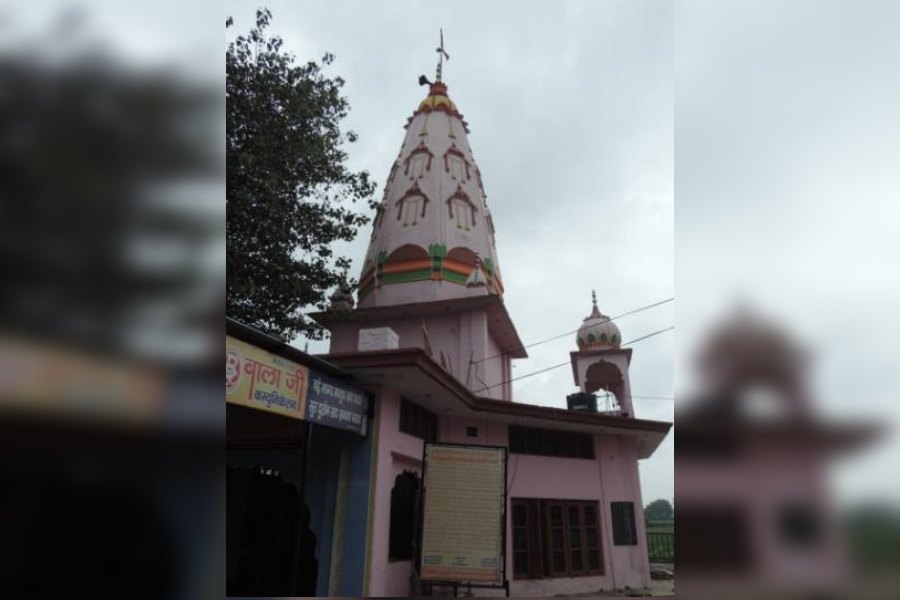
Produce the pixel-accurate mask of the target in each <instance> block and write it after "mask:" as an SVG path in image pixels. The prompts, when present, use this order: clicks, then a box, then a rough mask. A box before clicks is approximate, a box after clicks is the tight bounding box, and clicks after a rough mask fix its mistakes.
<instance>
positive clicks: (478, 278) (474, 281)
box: [466, 252, 487, 288]
mask: <svg viewBox="0 0 900 600" xmlns="http://www.w3.org/2000/svg"><path fill="white" fill-rule="evenodd" d="M481 267H482V262H481V255H480V254H479V253H477V252H476V253H475V268H474V269H472V273H470V274H469V278H468V279H466V287H470V288H472V287H486V286H487V283H486V282H485V280H484V273H482V272H481Z"/></svg>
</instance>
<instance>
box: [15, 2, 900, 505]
mask: <svg viewBox="0 0 900 600" xmlns="http://www.w3.org/2000/svg"><path fill="white" fill-rule="evenodd" d="M258 4H259V3H258V2H251V3H243V2H241V3H234V2H229V3H226V4H225V7H224V14H223V8H222V7H221V6H220V4H219V3H217V2H205V3H204V2H195V3H187V4H185V3H183V2H177V1H175V0H160V2H158V3H155V4H154V5H153V6H152V9H151V5H148V4H146V3H137V2H134V3H121V2H112V1H105V2H103V1H100V0H97V1H95V2H92V3H91V4H90V8H91V12H90V14H89V16H90V17H91V19H90V22H91V23H93V29H94V31H95V32H99V33H101V34H102V36H103V37H104V38H106V39H108V40H109V41H110V44H111V45H112V46H113V47H114V48H115V49H116V50H117V51H118V52H119V53H121V54H125V55H128V56H131V57H135V58H141V59H146V60H150V59H153V60H157V59H158V58H159V57H162V56H165V57H168V59H170V60H172V61H175V62H178V63H179V64H182V65H184V64H187V65H189V66H192V67H194V68H196V69H197V72H198V73H203V74H204V75H209V74H211V75H212V76H215V77H217V78H221V72H222V70H221V64H222V62H221V61H222V54H221V44H222V42H221V35H222V33H221V32H222V30H221V26H222V18H223V17H224V16H225V15H232V16H234V17H235V20H236V23H235V25H236V26H235V28H234V31H246V30H247V29H248V28H249V27H250V26H251V25H252V22H253V13H254V11H255V8H256V6H257V5H258ZM268 5H269V6H270V8H271V9H272V11H273V13H274V18H273V30H274V31H275V32H277V33H278V34H280V35H281V36H282V37H284V39H285V42H286V44H287V47H288V49H290V50H291V51H292V52H294V53H296V55H297V56H298V58H300V59H301V60H306V59H310V58H317V57H319V56H320V55H321V54H322V53H323V52H325V51H329V52H332V53H334V54H335V55H336V57H337V60H336V62H335V64H334V65H332V67H331V68H330V70H329V73H330V74H333V75H341V76H342V77H344V78H345V79H346V80H347V86H346V88H345V93H346V95H347V97H348V98H349V101H350V104H351V106H352V111H351V113H350V116H349V118H348V119H347V122H346V125H347V127H349V128H352V129H354V130H355V131H357V132H358V133H359V134H360V142H359V143H358V144H355V145H353V146H351V147H350V150H351V152H350V158H351V161H352V166H353V167H354V168H364V169H368V170H369V171H370V173H371V174H372V176H373V177H374V178H375V180H376V181H377V182H378V183H379V185H383V183H384V179H385V176H386V175H387V172H388V169H389V168H390V164H391V162H392V160H393V159H394V157H395V156H396V153H397V150H398V148H399V146H400V143H401V141H402V139H403V133H404V130H403V128H402V126H403V124H404V123H405V121H406V118H407V117H408V116H409V115H410V114H411V113H412V111H413V109H414V108H415V106H416V105H417V103H418V102H419V101H420V100H421V98H422V97H423V95H424V93H425V90H424V89H422V88H420V87H418V85H416V79H417V77H418V75H419V74H422V73H425V74H427V75H432V74H433V70H434V62H435V54H434V47H435V45H436V41H437V31H438V28H439V27H443V28H444V32H445V40H446V46H447V50H448V51H449V52H450V55H451V60H450V61H449V63H448V64H447V67H446V71H445V79H446V81H447V82H448V84H449V86H450V94H451V96H452V97H453V99H454V101H456V103H457V104H458V106H459V108H460V110H461V111H462V112H463V113H464V114H465V116H466V118H467V120H468V121H469V123H470V125H471V130H472V132H471V135H470V142H471V145H472V148H473V150H474V152H475V157H476V160H477V162H478V164H479V167H480V168H481V171H482V173H483V175H484V184H485V188H486V191H487V194H488V202H489V203H490V205H491V210H492V212H493V214H494V217H495V222H496V225H497V229H498V232H497V244H498V253H499V259H500V263H501V266H502V268H503V271H504V275H505V283H506V284H507V294H506V297H505V300H506V303H507V306H508V308H509V311H510V313H511V315H512V317H513V319H514V320H515V322H516V324H517V326H518V329H519V333H520V335H521V337H522V339H523V340H524V341H525V342H526V343H529V342H533V341H537V340H541V339H544V338H547V337H550V336H553V335H556V334H559V333H563V332H565V331H571V330H573V329H575V328H576V327H577V326H578V325H579V324H580V322H581V319H582V318H583V317H584V316H585V315H586V314H587V313H588V311H589V309H590V289H591V288H592V287H595V288H596V289H597V293H598V296H599V299H600V306H601V308H602V309H603V310H604V311H605V312H607V313H608V314H617V313H620V312H625V311H627V310H630V309H632V308H635V307H637V306H641V305H644V304H647V303H650V302H654V301H656V300H660V299H663V298H668V297H670V296H673V295H674V293H675V290H674V273H675V271H676V268H677V273H678V301H677V303H678V315H677V316H678V330H677V337H676V336H675V335H674V333H667V334H663V335H660V336H657V337H655V338H653V339H651V340H647V341H645V342H639V343H638V344H636V345H635V346H634V362H633V366H632V371H631V378H632V387H633V391H634V394H636V395H653V396H656V395H659V396H672V395H673V388H674V386H677V390H678V391H679V392H683V391H690V390H691V389H692V386H693V382H692V381H691V377H690V373H691V370H690V368H689V366H688V361H689V358H690V356H691V355H692V354H693V351H694V350H695V349H696V347H697V345H698V344H699V343H700V341H701V340H702V336H703V333H704V332H705V331H706V328H707V326H708V324H709V323H710V322H711V321H714V320H716V319H717V318H718V317H720V316H722V315H724V314H727V312H728V307H729V306H730V305H731V303H732V302H733V301H734V300H735V299H737V298H744V299H746V300H748V301H749V302H751V303H752V304H753V305H755V306H757V307H758V308H759V310H760V311H762V312H763V313H764V314H766V315H769V316H771V317H772V318H773V319H775V320H777V321H779V322H781V323H784V324H785V325H786V326H787V327H788V328H789V329H790V330H791V331H792V332H794V333H795V335H796V336H797V339H798V341H799V342H801V343H804V344H806V345H807V346H808V347H809V348H810V349H812V350H813V352H814V357H815V359H816V363H815V365H814V366H815V368H814V371H813V373H812V380H813V384H814V386H815V390H816V392H817V397H818V398H819V403H820V407H821V408H822V410H823V412H824V414H826V415H831V416H842V417H846V418H875V419H878V420H879V421H880V422H882V423H885V424H887V425H888V427H889V428H893V429H896V425H897V424H898V423H900V402H898V401H897V398H900V378H898V377H897V376H896V372H897V357H898V354H900V353H898V351H897V341H896V340H898V339H900V319H898V316H897V315H898V313H897V308H896V307H897V306H898V305H900V276H898V266H897V264H898V258H897V257H898V256H900V236H898V235H897V232H896V230H897V226H898V223H900V203H898V200H897V190H898V189H900V169H898V168H897V165H900V111H898V109H897V107H898V106H900V78H898V76H897V73H898V72H900V36H897V35H896V32H897V31H900V4H898V3H896V2H891V1H888V0H885V1H880V2H875V1H862V2H858V1H854V2H850V1H841V2H838V1H835V0H795V1H792V2H789V3H785V2H781V1H777V2H776V1H774V0H771V1H757V0H754V1H752V2H750V1H737V0H735V1H731V2H728V3H721V2H718V1H713V0H703V1H698V0H691V1H684V0H679V1H678V2H676V3H674V5H673V3H671V2H664V1H647V2H633V1H632V2H625V1H623V2H598V1H590V2H588V1H584V2H577V3H573V2H553V3H550V2H516V3H514V4H513V3H512V2H490V3H488V2H455V3H452V4H448V3H437V2H409V1H407V2H402V1H395V2H379V3H364V2H349V1H341V0H339V1H332V2H321V1H308V2H289V3H288V2H271V3H269V4H268ZM50 6H51V3H31V4H28V5H26V6H23V7H21V8H22V10H21V11H17V13H16V18H17V19H19V21H17V22H19V23H24V24H34V23H38V22H41V21H42V20H46V18H47V16H48V14H49V13H50V12H52V11H53V9H52V8H50ZM58 8H59V4H57V6H56V9H57V10H58ZM8 14H9V13H7V18H6V19H5V20H4V21H3V22H5V23H7V24H8V23H9V22H10V21H11V19H10V18H8ZM2 16H3V15H2V14H0V17H2ZM213 22H214V23H215V26H210V25H209V24H210V23H213ZM0 26H2V24H0ZM4 31H5V32H6V33H10V31H9V29H8V28H7V29H6V30H4ZM673 31H674V34H673ZM0 37H2V38H3V39H4V40H5V41H6V43H12V42H10V40H12V39H13V37H14V36H10V35H6V36H5V37H3V36H0ZM45 37H46V36H45ZM54 39H56V38H55V37H54ZM217 48H218V49H217ZM676 81H677V87H676V86H675V85H674V82H676ZM676 127H677V131H678V138H677V140H678V145H677V148H676V147H675V146H674V140H675V137H674V131H675V129H676ZM676 156H677V171H676V170H675V167H676V163H675V159H676V158H675V157H676ZM676 173H677V180H676V178H675V174H676ZM676 184H677V185H676ZM673 188H674V189H673ZM675 194H677V197H678V213H677V220H675V221H673V219H674V214H675V213H674V207H673V197H674V196H675ZM367 238H368V231H367V230H366V231H363V232H361V237H360V241H359V242H358V243H356V244H352V245H349V246H348V247H346V248H344V253H345V254H347V255H349V256H350V257H352V258H353V259H354V260H355V261H356V264H355V266H354V271H355V272H356V273H358V270H359V269H358V265H359V260H361V258H362V256H363V253H364V251H365V240H366V239H367ZM676 240H677V248H676V247H675V243H676ZM676 259H677V265H676V264H675V263H674V260H676ZM674 319H675V314H674V307H672V306H671V305H669V306H667V307H666V308H663V309H654V310H651V311H647V312H646V313H643V314H641V315H636V316H633V317H627V318H626V319H623V320H622V321H621V323H620V327H621V329H622V332H623V335H624V337H625V339H626V340H627V339H631V338H633V337H638V336H640V335H643V334H645V333H647V332H650V331H653V330H656V329H659V328H662V327H667V326H669V325H671V324H673V323H674ZM676 341H677V345H676ZM573 348H574V344H573V342H572V338H571V337H567V338H565V339H562V340H559V341H557V342H551V343H548V344H544V345H541V346H538V347H536V348H533V349H531V350H530V351H529V352H530V354H531V358H529V359H527V360H522V361H518V365H517V366H516V368H515V370H516V373H518V374H524V373H528V372H531V371H534V370H538V369H540V368H543V367H546V366H549V365H553V364H557V363H560V362H563V361H565V360H566V359H567V356H568V352H569V351H570V350H572V349H573ZM324 349H325V346H321V345H319V346H313V347H311V350H315V351H319V350H324ZM673 350H677V352H675V353H674V355H673ZM673 360H674V361H675V369H674V372H675V374H676V375H677V376H676V377H675V384H673V366H672V365H673ZM570 377H571V375H570V372H569V370H568V369H566V368H561V369H558V370H556V371H551V372H549V373H547V374H544V375H540V376H537V377H534V378H531V379H525V380H523V381H522V382H520V383H518V384H516V386H515V394H516V399H517V400H518V401H523V402H533V403H536V404H546V405H552V406H562V405H563V403H564V399H565V395H566V394H567V393H569V392H570V391H572V390H573V384H572V381H571V379H570ZM635 404H636V407H637V412H638V415H639V416H642V417H647V418H657V419H670V418H671V417H672V403H671V402H669V401H665V400H641V399H636V400H635ZM889 431H890V430H889ZM885 440H886V441H883V442H881V443H880V444H879V445H876V446H874V447H873V448H872V449H870V451H868V452H864V453H862V454H861V455H860V456H859V457H857V459H855V460H853V461H850V462H847V463H845V465H844V467H843V468H842V470H841V472H840V473H839V475H840V481H841V483H842V484H843V486H842V488H841V490H842V492H843V494H844V495H846V496H847V497H849V498H857V499H859V498H863V499H864V498H869V497H879V498H887V499H891V500H894V501H895V502H900V478H897V477H894V476H885V474H892V473H894V472H895V471H896V457H897V456H900V437H898V436H897V435H891V434H890V433H889V434H888V436H887V437H886V438H885ZM671 461H672V445H671V438H670V439H669V440H668V441H667V442H666V443H665V444H664V445H663V447H662V448H661V449H660V450H659V452H658V453H657V455H655V456H654V457H653V458H652V459H650V460H648V461H645V462H644V464H643V465H642V478H643V484H644V498H645V500H647V501H649V500H651V499H653V498H657V497H667V498H671V496H672V470H671Z"/></svg>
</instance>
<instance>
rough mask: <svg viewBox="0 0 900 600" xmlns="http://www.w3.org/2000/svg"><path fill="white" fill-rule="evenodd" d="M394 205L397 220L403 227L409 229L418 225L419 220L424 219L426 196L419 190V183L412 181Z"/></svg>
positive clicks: (426, 203)
mask: <svg viewBox="0 0 900 600" xmlns="http://www.w3.org/2000/svg"><path fill="white" fill-rule="evenodd" d="M394 205H395V206H396V207H397V220H398V221H400V222H401V223H402V224H403V226H404V227H409V226H410V225H416V224H418V222H419V219H423V218H425V209H426V208H427V205H428V196H426V195H425V192H423V191H422V190H421V189H420V188H419V182H418V181H414V182H413V184H412V186H410V188H409V189H408V190H406V193H405V194H403V195H402V196H400V198H398V199H397V202H396V203H395V204H394Z"/></svg>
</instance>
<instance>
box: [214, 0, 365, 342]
mask: <svg viewBox="0 0 900 600" xmlns="http://www.w3.org/2000/svg"><path fill="white" fill-rule="evenodd" d="M271 16H272V15H271V13H270V12H269V11H268V10H266V9H260V10H258V11H257V13H256V26H255V27H254V28H253V29H251V30H250V32H249V34H248V35H246V36H239V37H237V38H236V39H235V40H234V41H233V42H231V43H230V44H229V45H228V47H227V50H226V53H225V74H226V75H225V95H226V128H227V130H226V165H227V169H228V172H227V176H226V178H227V184H228V189H227V192H226V200H227V206H228V215H227V218H226V233H227V241H226V255H227V260H228V281H227V285H226V311H227V314H228V315H229V316H231V317H234V318H235V319H238V320H240V321H242V322H244V323H247V324H248V325H252V326H254V327H258V328H260V329H262V330H264V331H267V332H269V333H272V334H275V335H279V336H281V337H283V338H287V339H290V338H292V337H294V336H295V335H297V334H305V335H307V336H308V337H311V338H314V339H321V337H322V334H323V330H322V328H321V327H320V326H318V325H317V324H316V323H314V322H313V321H312V320H310V319H309V318H308V317H306V316H305V315H304V314H303V309H304V308H306V307H309V306H314V307H315V308H318V309H320V310H321V309H324V308H325V300H326V294H327V292H328V290H330V289H332V288H334V287H336V286H339V285H353V284H354V283H355V282H353V281H352V280H350V279H349V278H348V270H349V267H350V260H349V259H348V258H346V257H336V256H334V254H333V251H332V249H331V245H332V244H333V243H334V242H336V241H339V240H346V241H349V240H352V239H353V238H354V237H355V235H356V232H357V230H358V228H359V227H360V226H362V225H364V224H366V223H367V222H368V220H369V219H368V217H367V216H365V215H363V214H362V213H361V212H357V211H355V210H354V206H353V205H354V204H356V203H357V202H358V201H361V200H362V201H366V202H367V203H368V205H369V207H370V208H374V206H375V202H374V198H373V193H374V187H375V186H374V184H372V183H371V182H370V181H369V175H368V173H367V172H365V171H359V172H352V171H350V170H349V169H348V168H347V166H346V160H347V154H346V152H345V150H344V145H345V143H352V142H355V141H356V139H357V136H356V134H355V133H354V132H352V131H348V132H347V133H346V134H345V133H342V132H341V129H340V121H341V120H342V119H343V118H344V117H346V115H347V112H348V110H349V104H348V103H347V99H346V98H344V97H343V96H341V95H340V90H341V88H342V87H343V85H344V80H343V79H341V78H340V77H335V78H329V77H326V76H325V75H324V74H323V68H324V67H325V66H327V65H329V64H331V62H332V61H333V60H334V57H333V56H332V55H331V54H325V55H324V56H323V57H322V59H321V63H316V62H312V61H311V62H307V63H306V64H297V63H296V62H295V58H294V56H292V55H290V54H287V53H286V52H284V51H283V50H282V44H283V42H282V40H281V38H279V37H272V36H267V35H266V28H267V27H268V26H269V20H270V19H271ZM231 25H232V20H231V19H230V18H229V19H228V20H227V21H226V28H227V27H230V26H231Z"/></svg>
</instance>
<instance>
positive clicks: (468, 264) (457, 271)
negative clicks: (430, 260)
mask: <svg viewBox="0 0 900 600" xmlns="http://www.w3.org/2000/svg"><path fill="white" fill-rule="evenodd" d="M443 267H444V279H446V280H447V281H452V282H454V283H465V282H466V279H467V278H468V277H469V275H470V274H471V273H472V270H473V269H474V268H475V253H474V252H472V251H471V250H470V249H468V248H464V247H462V246H457V247H456V248H451V249H450V251H449V252H447V255H446V256H445V257H444V263H443Z"/></svg>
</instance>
